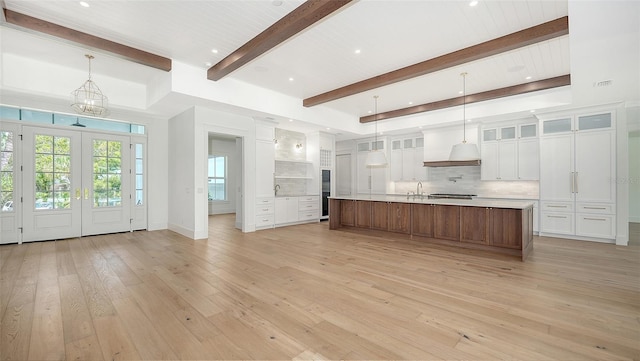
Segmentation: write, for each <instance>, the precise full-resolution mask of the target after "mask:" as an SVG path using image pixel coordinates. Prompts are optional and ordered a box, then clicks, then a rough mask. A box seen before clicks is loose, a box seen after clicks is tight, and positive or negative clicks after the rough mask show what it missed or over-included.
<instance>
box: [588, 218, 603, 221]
mask: <svg viewBox="0 0 640 361" xmlns="http://www.w3.org/2000/svg"><path fill="white" fill-rule="evenodd" d="M584 220H586V221H606V219H604V218H589V217H584Z"/></svg>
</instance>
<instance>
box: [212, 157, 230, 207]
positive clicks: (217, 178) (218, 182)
mask: <svg viewBox="0 0 640 361" xmlns="http://www.w3.org/2000/svg"><path fill="white" fill-rule="evenodd" d="M226 176H227V157H225V156H210V157H209V200H210V201H226V200H227V178H226Z"/></svg>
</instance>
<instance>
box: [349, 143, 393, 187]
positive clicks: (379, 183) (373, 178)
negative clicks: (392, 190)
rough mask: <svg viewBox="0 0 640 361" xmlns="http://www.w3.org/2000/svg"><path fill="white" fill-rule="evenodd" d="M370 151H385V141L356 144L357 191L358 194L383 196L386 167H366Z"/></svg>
mask: <svg viewBox="0 0 640 361" xmlns="http://www.w3.org/2000/svg"><path fill="white" fill-rule="evenodd" d="M372 149H378V150H380V151H385V141H384V140H378V142H377V143H375V142H360V143H357V151H358V155H357V164H356V166H357V179H358V180H357V190H358V193H373V194H385V193H386V192H387V169H388V167H367V164H366V162H367V154H368V153H369V152H370V151H371V150H372Z"/></svg>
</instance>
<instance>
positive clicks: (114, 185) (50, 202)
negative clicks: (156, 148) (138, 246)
mask: <svg viewBox="0 0 640 361" xmlns="http://www.w3.org/2000/svg"><path fill="white" fill-rule="evenodd" d="M22 136H23V142H22V149H23V151H22V157H23V159H22V161H23V171H22V187H23V189H22V194H23V196H22V202H21V206H22V228H23V229H22V240H23V241H38V240H51V239H63V238H72V237H80V236H87V235H94V234H102V233H116V232H123V231H128V230H131V202H132V196H131V193H132V192H131V185H132V172H131V166H130V162H131V146H130V137H128V136H120V135H113V134H103V133H92V132H84V131H83V132H80V131H74V130H64V129H56V128H41V127H29V126H23V127H22Z"/></svg>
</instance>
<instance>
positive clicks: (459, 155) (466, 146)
mask: <svg viewBox="0 0 640 361" xmlns="http://www.w3.org/2000/svg"><path fill="white" fill-rule="evenodd" d="M460 75H461V76H462V132H463V133H462V143H459V144H456V145H454V146H453V148H451V153H450V154H449V160H453V161H464V160H478V159H480V152H478V147H477V146H476V145H475V144H473V143H467V119H466V116H467V114H466V104H467V73H462V74H460Z"/></svg>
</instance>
